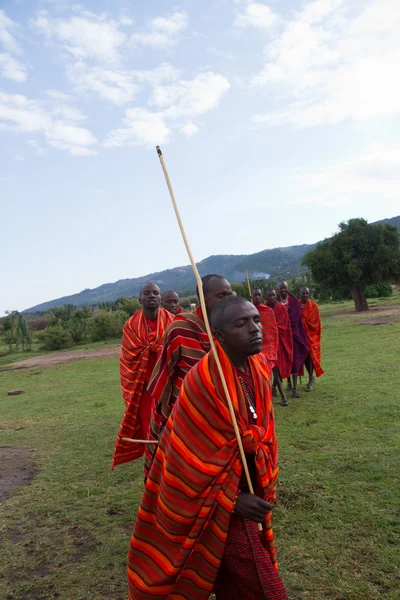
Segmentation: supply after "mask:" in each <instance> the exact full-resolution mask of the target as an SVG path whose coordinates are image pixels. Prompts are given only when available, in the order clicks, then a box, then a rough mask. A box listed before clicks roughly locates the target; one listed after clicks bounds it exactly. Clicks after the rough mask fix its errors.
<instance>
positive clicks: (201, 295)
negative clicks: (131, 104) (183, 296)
mask: <svg viewBox="0 0 400 600" xmlns="http://www.w3.org/2000/svg"><path fill="white" fill-rule="evenodd" d="M157 154H158V157H159V159H160V163H161V167H162V170H163V172H164V176H165V181H166V182H167V186H168V190H169V193H170V196H171V200H172V204H173V206H174V211H175V215H176V218H177V220H178V225H179V229H180V230H181V234H182V237H183V241H184V244H185V246H186V250H187V253H188V256H189V260H190V263H191V265H192V269H193V273H194V276H195V277H196V282H197V289H198V291H199V299H200V306H201V310H202V312H203V318H204V324H205V326H206V330H207V335H208V338H209V340H210V346H211V352H212V353H213V355H214V359H215V362H216V365H217V369H218V373H219V376H220V377H221V383H222V387H223V389H224V392H225V396H226V401H227V403H228V408H229V412H230V415H231V419H232V424H233V429H234V430H235V434H236V438H237V443H238V447H239V452H240V456H241V459H242V462H243V468H244V472H245V474H246V479H247V485H248V487H249V491H250V493H251V494H254V488H253V484H252V481H251V477H250V473H249V468H248V466H247V460H246V455H245V453H244V450H243V444H242V438H241V436H240V431H239V428H238V424H237V422H236V415H235V409H234V408H233V404H232V400H231V397H230V394H229V390H228V386H227V383H226V379H225V375H224V372H223V370H222V365H221V362H220V360H219V356H218V353H217V349H216V347H215V344H214V338H213V336H212V333H211V328H210V323H209V321H208V317H207V309H206V303H205V300H204V293H203V282H202V281H201V277H200V274H199V272H198V270H197V267H196V262H195V260H194V258H193V254H192V251H191V249H190V246H189V242H188V240H187V237H186V233H185V229H184V227H183V223H182V219H181V215H180V213H179V209H178V205H177V203H176V200H175V194H174V191H173V189H172V185H171V181H170V178H169V175H168V171H167V167H166V166H165V162H164V157H163V155H162V152H161V148H160V146H157ZM258 526H259V529H260V530H262V525H261V523H259V524H258Z"/></svg>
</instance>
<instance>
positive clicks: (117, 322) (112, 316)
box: [87, 310, 127, 342]
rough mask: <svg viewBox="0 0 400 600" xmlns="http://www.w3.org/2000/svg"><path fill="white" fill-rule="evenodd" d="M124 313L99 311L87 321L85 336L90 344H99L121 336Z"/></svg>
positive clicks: (124, 318)
mask: <svg viewBox="0 0 400 600" xmlns="http://www.w3.org/2000/svg"><path fill="white" fill-rule="evenodd" d="M126 320H127V319H126V313H125V312H123V311H120V310H116V311H114V312H106V311H100V312H98V313H96V314H94V315H93V317H91V318H90V319H89V320H88V321H87V334H88V337H89V339H90V340H91V341H92V342H100V341H102V340H107V339H109V338H113V337H117V336H120V335H121V334H122V329H123V326H124V323H125V321H126Z"/></svg>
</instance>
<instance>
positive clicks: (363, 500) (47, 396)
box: [0, 297, 400, 600]
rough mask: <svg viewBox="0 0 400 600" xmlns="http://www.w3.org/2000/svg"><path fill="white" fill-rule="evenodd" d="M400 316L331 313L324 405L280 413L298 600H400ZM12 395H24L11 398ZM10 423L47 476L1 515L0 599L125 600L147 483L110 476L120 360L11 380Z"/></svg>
mask: <svg viewBox="0 0 400 600" xmlns="http://www.w3.org/2000/svg"><path fill="white" fill-rule="evenodd" d="M395 302H396V299H389V301H388V302H386V301H383V302H381V301H379V302H378V304H379V306H380V307H382V308H385V307H386V308H387V309H388V311H387V313H385V315H387V316H385V317H384V318H382V322H381V323H380V324H376V325H374V326H372V325H369V324H368V322H369V321H371V323H372V322H373V321H372V319H375V320H379V318H381V317H379V318H378V316H377V315H375V314H374V313H373V312H371V313H370V314H368V315H355V314H347V312H346V311H349V310H351V308H352V304H351V303H341V304H340V305H329V306H325V307H323V314H324V346H323V351H324V368H325V371H326V374H325V375H324V377H322V378H321V379H319V380H318V381H317V383H316V386H315V392H314V393H312V394H306V393H303V394H302V398H301V399H300V400H293V401H292V402H291V404H290V406H289V407H288V408H287V409H283V408H281V407H280V406H277V407H276V420H277V431H278V437H279V444H280V467H281V471H280V479H279V488H278V497H279V503H278V506H277V507H276V508H275V510H274V528H275V536H276V542H277V548H278V558H279V562H280V571H281V574H282V577H283V578H284V581H285V583H286V586H287V589H288V592H289V597H290V599H291V600H295V599H296V600H297V599H299V598H308V599H311V600H327V599H330V600H376V599H386V600H394V599H396V598H399V597H400V595H399V591H398V590H399V587H400V579H399V572H398V571H397V572H396V565H397V567H398V565H399V563H400V556H399V537H398V533H399V531H398V525H399V508H398V507H399V502H398V498H399V481H398V476H399V472H400V461H399V439H400V435H399V433H400V432H399V419H398V416H399V405H400V392H399V384H398V380H397V378H396V373H398V368H399V347H400V344H399V339H400V321H396V315H394V316H393V315H392V313H391V311H390V309H389V306H393V310H396V306H395ZM397 302H399V298H398V297H397ZM341 311H343V314H342V315H340V314H339V315H337V313H340V312H341ZM379 315H381V313H379ZM398 316H400V313H398V315H397V317H398ZM11 388H21V389H23V390H25V394H23V395H21V396H15V397H7V390H9V389H11ZM303 388H304V381H303ZM0 412H1V415H2V417H1V424H0V446H14V447H28V448H32V449H33V454H34V462H35V465H36V467H37V469H38V472H37V475H36V477H35V478H34V480H33V481H32V484H31V485H29V486H26V487H20V488H18V489H17V490H16V491H15V492H14V494H13V496H12V497H11V498H9V499H8V500H6V501H5V503H4V504H3V505H2V506H1V507H0V522H1V525H0V535H1V547H2V551H1V555H0V562H1V565H2V572H3V573H4V575H3V577H0V598H2V599H3V598H4V599H5V600H45V599H46V600H47V599H53V598H58V599H60V600H100V599H101V600H104V599H107V600H122V599H124V600H126V576H125V557H126V552H127V545H128V540H129V535H130V532H131V527H132V520H133V518H134V517H135V513H136V509H137V505H138V502H139V500H140V496H141V493H142V486H143V483H142V481H143V479H142V466H141V464H130V465H125V466H122V467H119V468H117V469H116V471H115V472H114V473H111V472H110V461H111V454H112V450H113V445H114V441H115V436H116V433H117V430H118V425H119V422H120V418H121V416H122V413H123V402H122V399H121V395H120V390H119V382H118V362H117V360H116V359H97V360H91V361H82V362H76V363H72V364H68V365H60V366H57V367H52V368H50V367H48V368H42V369H41V368H35V369H31V370H18V371H15V372H12V371H7V372H3V373H1V372H0ZM396 419H397V420H396ZM396 528H397V531H396ZM243 600H245V599H243Z"/></svg>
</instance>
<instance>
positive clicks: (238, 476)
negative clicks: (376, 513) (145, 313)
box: [128, 297, 287, 600]
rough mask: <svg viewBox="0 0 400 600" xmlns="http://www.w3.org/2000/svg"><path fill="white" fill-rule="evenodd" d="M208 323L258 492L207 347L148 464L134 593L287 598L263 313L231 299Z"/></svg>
mask: <svg viewBox="0 0 400 600" xmlns="http://www.w3.org/2000/svg"><path fill="white" fill-rule="evenodd" d="M211 325H212V328H213V332H214V336H215V339H216V340H217V342H216V349H217V353H218V357H219V360H220V363H221V366H222V370H223V373H224V376H225V380H226V383H227V386H228V389H229V392H230V396H231V400H232V403H233V409H234V413H235V418H236V421H237V425H238V429H239V435H240V436H241V439H242V443H243V447H244V451H245V454H246V461H247V464H248V467H249V471H250V476H251V479H252V483H253V486H254V489H255V495H253V494H250V493H249V489H248V486H247V480H246V478H245V477H243V463H242V459H241V456H240V453H239V448H238V442H237V438H236V435H235V431H234V427H233V423H232V419H231V416H230V412H229V408H228V403H227V400H226V396H225V394H224V391H223V387H222V382H221V377H220V375H219V372H218V369H217V365H216V360H215V357H214V355H213V353H212V352H209V353H208V354H206V355H205V356H204V357H203V358H202V359H201V360H200V361H199V362H198V363H197V364H196V365H195V366H194V367H193V368H192V369H191V370H190V372H189V373H188V375H187V376H186V378H185V379H184V381H183V384H182V387H181V391H180V394H179V398H178V400H177V402H176V403H175V406H174V408H173V410H172V413H171V415H170V417H169V419H168V421H167V424H166V427H165V430H164V433H163V435H162V436H161V440H160V444H159V446H158V448H157V452H156V455H155V457H154V461H153V464H152V466H151V469H150V473H149V477H148V479H147V482H146V487H145V491H144V494H143V496H142V500H141V504H140V508H139V512H138V515H137V519H136V522H135V525H134V529H133V534H132V538H131V542H130V548H129V555H128V586H129V599H130V600H148V599H150V598H154V599H155V598H157V599H158V600H167V599H171V600H172V599H174V598H176V599H178V598H179V599H180V600H208V597H209V595H210V593H211V592H212V591H213V590H214V591H215V594H216V597H217V600H244V599H245V600H284V599H286V598H287V595H286V591H285V588H284V585H283V582H282V580H281V578H280V577H279V575H278V571H277V563H276V555H275V548H274V541H273V533H272V527H271V508H272V504H273V503H274V501H275V493H276V478H277V475H278V464H277V458H278V446H277V440H276V435H275V426H274V412H273V407H272V397H271V385H270V380H269V377H270V375H269V369H268V366H267V363H266V360H265V358H264V356H263V354H262V353H260V350H261V346H262V330H261V325H260V316H259V314H258V311H257V309H256V308H255V307H254V306H253V305H252V304H251V303H250V302H248V301H247V300H245V299H243V298H239V297H232V298H225V299H223V300H221V301H220V302H218V304H217V305H216V306H215V307H214V309H213V311H212V313H211ZM258 523H262V532H260V531H259V530H258Z"/></svg>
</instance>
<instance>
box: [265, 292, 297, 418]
mask: <svg viewBox="0 0 400 600" xmlns="http://www.w3.org/2000/svg"><path fill="white" fill-rule="evenodd" d="M266 298H267V305H268V306H269V307H270V308H271V309H272V310H273V311H274V315H275V320H276V324H277V327H278V334H279V345H278V360H277V363H276V366H275V368H274V370H273V373H274V384H273V388H272V393H273V394H274V395H275V394H276V387H278V390H279V393H280V396H281V401H280V404H281V405H282V406H288V404H289V402H288V399H287V396H286V394H285V392H284V390H283V385H282V380H283V379H286V378H287V377H290V373H291V372H292V363H293V337H292V328H291V326H290V319H289V315H288V311H287V310H286V308H285V307H284V306H283V304H281V303H280V302H278V300H277V297H276V291H275V290H274V289H272V288H269V289H268V290H267V291H266Z"/></svg>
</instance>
